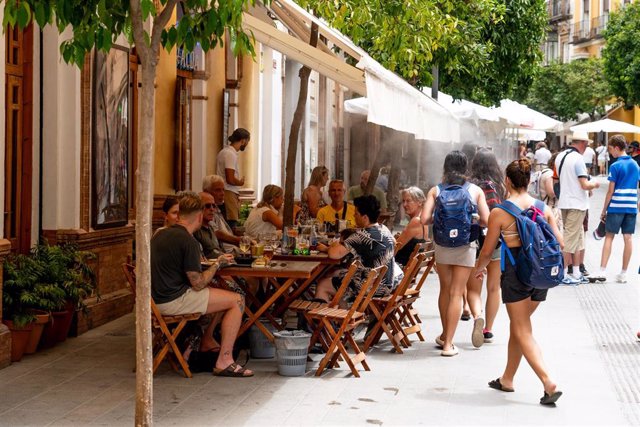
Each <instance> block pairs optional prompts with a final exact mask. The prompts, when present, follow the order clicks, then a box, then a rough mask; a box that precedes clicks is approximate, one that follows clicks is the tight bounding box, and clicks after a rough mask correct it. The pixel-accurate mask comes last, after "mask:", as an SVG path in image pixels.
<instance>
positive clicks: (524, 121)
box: [494, 99, 562, 132]
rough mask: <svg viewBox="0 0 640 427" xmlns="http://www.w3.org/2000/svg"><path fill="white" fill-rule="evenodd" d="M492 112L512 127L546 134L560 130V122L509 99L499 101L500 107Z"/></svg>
mask: <svg viewBox="0 0 640 427" xmlns="http://www.w3.org/2000/svg"><path fill="white" fill-rule="evenodd" d="M494 111H495V112H496V113H497V114H498V115H499V116H500V117H502V118H504V119H505V120H507V121H508V122H509V123H511V124H513V125H514V126H513V127H517V128H524V129H532V130H542V131H547V132H556V131H560V130H562V122H560V121H558V120H556V119H554V118H551V117H549V116H546V115H544V114H542V113H540V112H538V111H536V110H534V109H532V108H529V107H527V106H526V105H524V104H520V103H518V102H516V101H512V100H510V99H503V100H502V101H500V107H496V108H494Z"/></svg>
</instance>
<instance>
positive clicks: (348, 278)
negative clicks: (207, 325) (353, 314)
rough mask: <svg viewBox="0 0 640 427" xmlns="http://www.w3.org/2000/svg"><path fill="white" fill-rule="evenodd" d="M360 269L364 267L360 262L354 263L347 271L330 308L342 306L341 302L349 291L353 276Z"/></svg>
mask: <svg viewBox="0 0 640 427" xmlns="http://www.w3.org/2000/svg"><path fill="white" fill-rule="evenodd" d="M359 267H362V264H361V263H360V261H359V260H356V261H353V262H352V263H351V265H350V266H349V269H348V270H347V274H345V276H344V278H343V279H342V282H341V283H340V287H339V288H338V290H337V291H336V294H335V295H334V296H333V299H332V300H331V302H329V307H337V306H338V305H339V304H340V300H342V297H343V296H344V293H345V292H346V291H347V288H348V287H349V283H351V279H352V278H353V275H354V274H356V271H357V270H358V268H359Z"/></svg>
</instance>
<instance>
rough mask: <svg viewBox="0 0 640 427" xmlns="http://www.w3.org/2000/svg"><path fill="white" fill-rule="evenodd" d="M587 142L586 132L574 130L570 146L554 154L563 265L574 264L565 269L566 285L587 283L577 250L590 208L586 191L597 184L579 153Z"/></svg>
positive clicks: (580, 244)
mask: <svg viewBox="0 0 640 427" xmlns="http://www.w3.org/2000/svg"><path fill="white" fill-rule="evenodd" d="M589 142H590V140H589V136H588V135H587V133H586V132H574V133H573V137H572V139H571V147H569V148H568V149H567V150H565V151H563V152H562V153H560V154H559V155H558V156H557V158H556V165H555V166H556V171H558V176H559V177H560V198H559V200H558V207H559V208H560V210H561V212H562V222H563V224H564V260H565V262H564V264H565V269H567V268H568V267H569V265H570V264H572V265H573V269H572V270H573V271H572V274H568V272H565V278H564V280H563V283H565V284H567V285H577V284H580V283H588V280H587V279H585V278H584V276H583V275H582V272H581V271H580V263H581V262H582V260H581V259H580V251H581V250H582V249H584V231H583V229H582V223H583V221H584V218H585V215H586V214H587V210H588V209H589V191H591V190H593V189H595V188H598V187H600V185H599V184H598V183H597V182H595V181H590V176H589V173H588V172H587V167H586V165H585V163H584V158H583V157H582V154H583V153H584V151H585V149H586V148H587V145H588V144H589Z"/></svg>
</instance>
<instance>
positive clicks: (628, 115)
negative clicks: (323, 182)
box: [609, 107, 640, 142]
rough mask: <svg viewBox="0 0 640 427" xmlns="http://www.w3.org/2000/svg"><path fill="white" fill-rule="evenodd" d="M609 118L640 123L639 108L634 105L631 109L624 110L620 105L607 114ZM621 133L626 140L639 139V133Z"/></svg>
mask: <svg viewBox="0 0 640 427" xmlns="http://www.w3.org/2000/svg"><path fill="white" fill-rule="evenodd" d="M609 118H610V119H612V120H620V121H621V122H626V123H631V124H635V125H636V126H638V125H639V124H640V108H638V107H634V108H633V109H632V110H625V109H624V108H622V107H621V108H618V109H616V110H615V111H613V112H612V113H611V114H610V115H609ZM623 135H624V137H625V138H626V140H627V142H629V141H633V140H636V141H638V140H639V139H640V135H639V134H632V133H624V134H623Z"/></svg>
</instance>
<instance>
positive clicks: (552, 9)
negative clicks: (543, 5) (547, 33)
mask: <svg viewBox="0 0 640 427" xmlns="http://www.w3.org/2000/svg"><path fill="white" fill-rule="evenodd" d="M549 3H550V4H549V23H552V24H553V23H556V22H559V21H565V20H567V19H570V18H571V3H570V0H551V1H550V2H549Z"/></svg>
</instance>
